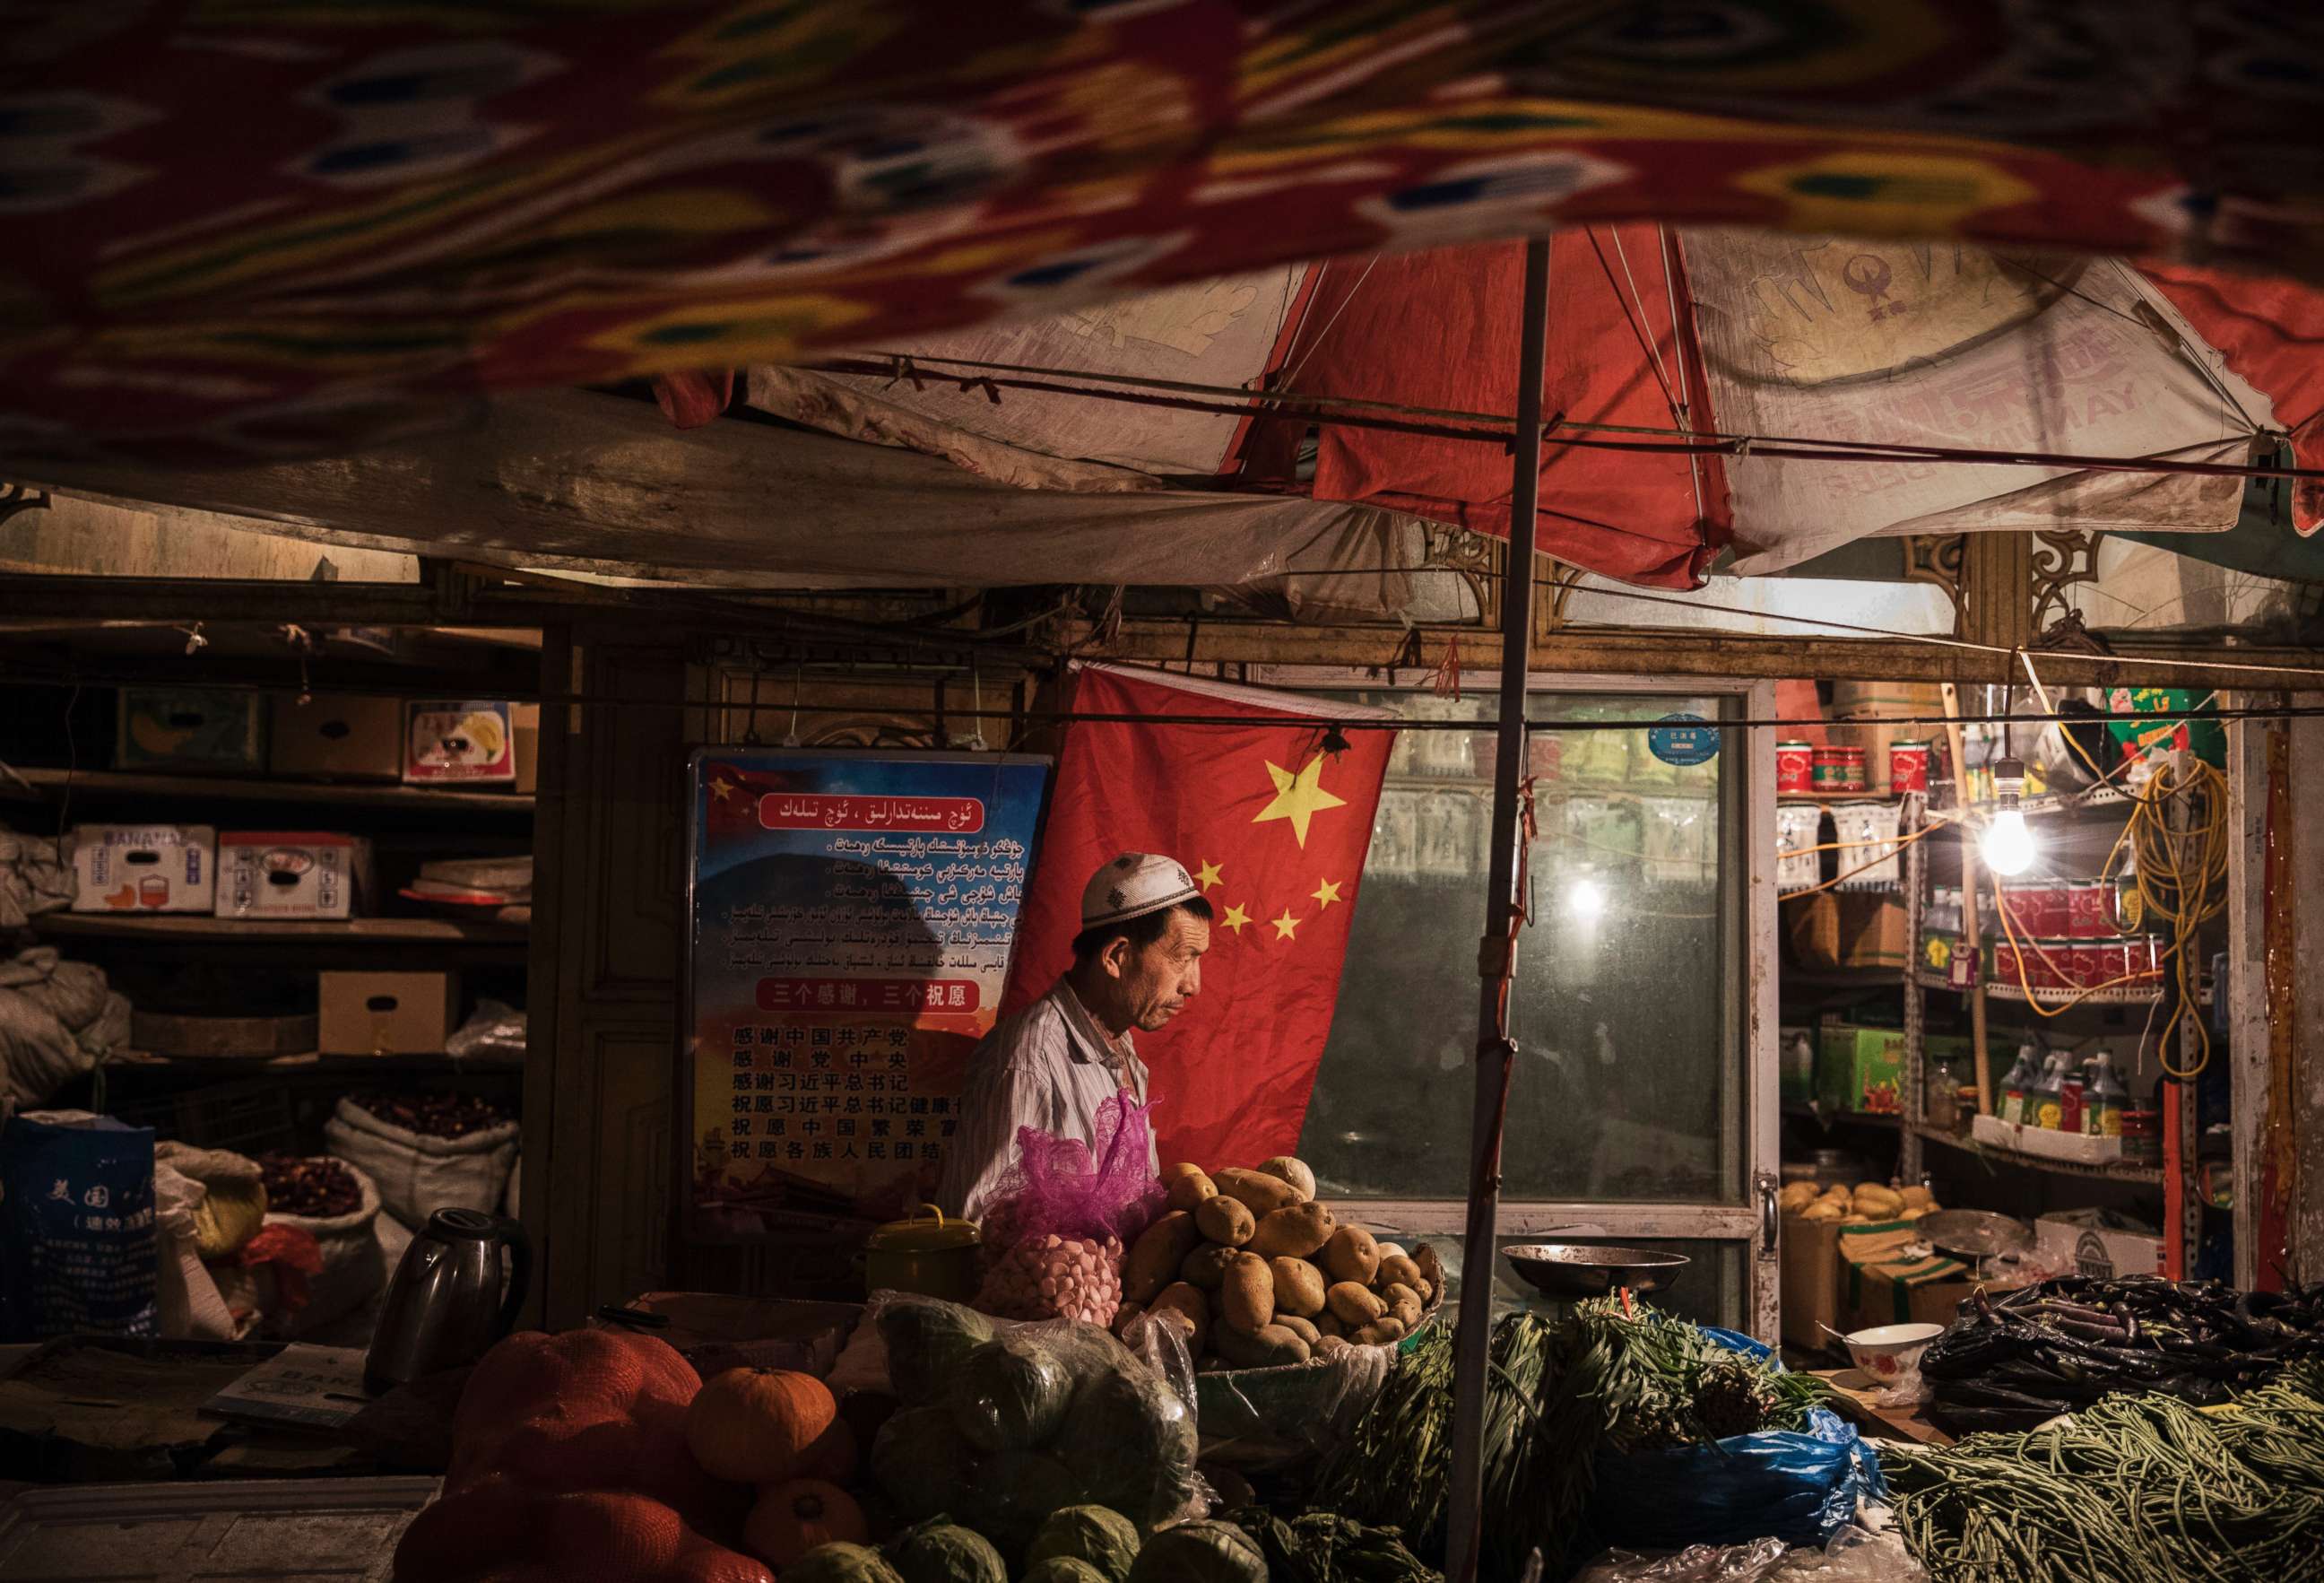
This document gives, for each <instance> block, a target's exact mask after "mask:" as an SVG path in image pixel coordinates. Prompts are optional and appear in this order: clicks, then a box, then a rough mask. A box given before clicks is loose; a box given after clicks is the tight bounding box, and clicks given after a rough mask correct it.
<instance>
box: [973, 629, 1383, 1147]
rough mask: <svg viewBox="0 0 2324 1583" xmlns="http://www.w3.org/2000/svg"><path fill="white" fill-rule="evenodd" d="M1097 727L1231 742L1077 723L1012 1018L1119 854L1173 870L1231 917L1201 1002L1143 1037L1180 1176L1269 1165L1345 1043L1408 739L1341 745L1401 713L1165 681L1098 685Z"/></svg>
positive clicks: (1109, 674)
mask: <svg viewBox="0 0 2324 1583" xmlns="http://www.w3.org/2000/svg"><path fill="white" fill-rule="evenodd" d="M1073 708H1074V713H1076V714H1081V715H1206V716H1225V717H1231V718H1232V720H1234V721H1235V722H1237V723H1236V724H1232V725H1180V726H1167V725H1145V724H1125V723H1117V722H1113V721H1106V720H1086V719H1084V720H1076V721H1074V723H1073V724H1072V725H1071V726H1069V727H1066V730H1065V745H1064V749H1063V751H1062V752H1061V753H1060V754H1059V755H1058V764H1057V779H1056V790H1055V791H1054V792H1053V793H1052V794H1051V797H1050V800H1049V814H1048V820H1047V824H1046V825H1045V826H1044V828H1043V830H1042V835H1041V852H1040V859H1039V862H1038V863H1037V866H1035V868H1034V871H1033V877H1032V883H1031V884H1029V885H1028V888H1027V892H1026V898H1025V904H1024V909H1023V912H1022V915H1021V917H1020V920H1019V924H1018V936H1017V955H1016V958H1015V961H1014V963H1013V964H1012V966H1011V968H1010V979H1009V988H1008V993H1007V995H1006V996H1005V998H1004V1000H1003V1003H1002V1010H1003V1012H1004V1013H1006V1012H1009V1011H1013V1010H1015V1009H1016V1008H1018V1007H1019V1006H1021V1005H1024V1004H1027V1003H1028V1002H1029V1001H1031V1000H1034V999H1036V998H1037V997H1038V996H1039V995H1043V994H1045V993H1047V990H1048V988H1049V986H1051V985H1052V984H1054V983H1055V982H1056V978H1057V976H1058V975H1059V974H1060V973H1063V972H1064V971H1065V968H1066V967H1068V966H1069V965H1070V964H1071V962H1072V960H1073V950H1072V945H1073V938H1074V935H1075V934H1076V933H1078V932H1080V930H1081V903H1082V887H1083V885H1084V884H1086V883H1087V882H1088V880H1089V876H1090V875H1092V874H1093V872H1095V871H1096V869H1097V867H1098V866H1099V865H1100V864H1102V863H1103V862H1105V861H1106V860H1107V859H1109V858H1111V857H1112V856H1115V855H1117V854H1119V853H1122V852H1161V853H1167V855H1169V856H1173V857H1176V858H1177V859H1178V860H1179V861H1180V862H1182V863H1184V864H1185V866H1186V868H1187V870H1188V872H1190V873H1192V874H1193V875H1194V882H1195V884H1199V885H1201V886H1202V888H1203V895H1204V896H1205V897H1207V898H1208V899H1209V901H1210V903H1211V906H1212V908H1213V912H1214V917H1213V921H1212V924H1211V950H1210V954H1209V955H1208V956H1206V957H1204V958H1203V989H1202V993H1201V994H1200V995H1196V996H1195V997H1194V1002H1193V1003H1192V1004H1190V1005H1188V1006H1187V1008H1186V1009H1185V1011H1183V1012H1181V1013H1180V1014H1178V1017H1177V1020H1176V1021H1175V1022H1173V1023H1171V1024H1170V1025H1169V1026H1168V1027H1167V1028H1165V1029H1163V1030H1162V1031H1161V1032H1158V1033H1143V1032H1141V1033H1138V1034H1135V1035H1133V1037H1134V1038H1135V1039H1136V1041H1137V1043H1138V1053H1139V1057H1140V1059H1142V1060H1144V1061H1145V1062H1146V1064H1147V1067H1148V1069H1149V1070H1150V1072H1151V1073H1152V1082H1151V1084H1150V1087H1149V1097H1152V1098H1153V1099H1154V1100H1155V1101H1157V1104H1156V1106H1155V1110H1154V1125H1155V1129H1156V1132H1157V1141H1158V1144H1159V1147H1160V1150H1161V1155H1162V1160H1163V1162H1164V1163H1166V1164H1167V1163H1169V1162H1172V1161H1176V1160H1192V1161H1194V1162H1198V1163H1200V1164H1202V1165H1203V1166H1204V1167H1207V1168H1213V1169H1216V1168H1219V1167H1223V1166H1229V1165H1256V1164H1257V1163H1259V1162H1260V1161H1261V1160H1264V1159H1267V1158H1268V1156H1270V1155H1274V1154H1287V1153H1291V1152H1292V1151H1293V1150H1294V1149H1295V1148H1296V1146H1297V1144H1298V1142H1299V1127H1300V1123H1301V1122H1302V1121H1303V1120H1304V1119H1305V1116H1306V1114H1307V1097H1308V1095H1309V1093H1310V1092H1311V1091H1312V1090H1313V1089H1314V1086H1315V1068H1316V1066H1317V1064H1318V1063H1319V1062H1320V1061H1321V1060H1323V1042H1324V1041H1325V1039H1326V1038H1327V1037H1329V1035H1330V1033H1331V1032H1332V1010H1333V1005H1334V1004H1335V1003H1336V1002H1337V1000H1338V997H1339V987H1340V964H1341V961H1342V958H1344V957H1345V956H1346V954H1347V949H1348V928H1349V922H1350V921H1351V919H1352V918H1353V917H1354V915H1355V911H1356V888H1357V882H1358V881H1359V880H1360V878H1361V877H1362V875H1363V868H1364V853H1365V850H1366V849H1367V848H1368V847H1369V846H1370V845H1371V834H1372V814H1373V810H1374V809H1375V807H1376V806H1377V805H1378V803H1379V791H1380V777H1381V776H1382V775H1383V774H1384V773H1386V771H1387V768H1388V753H1389V751H1390V749H1391V748H1392V747H1393V746H1394V745H1395V734H1394V733H1393V732H1390V731H1383V730H1362V731H1349V732H1347V733H1346V734H1345V745H1344V746H1342V745H1341V744H1340V743H1339V742H1332V743H1331V744H1330V747H1331V748H1332V749H1336V750H1337V751H1327V748H1326V739H1327V737H1328V736H1330V731H1329V728H1328V727H1323V726H1318V725H1314V724H1312V723H1300V722H1299V721H1298V717H1300V716H1307V717H1311V718H1312V717H1315V716H1329V717H1337V718H1342V719H1350V720H1358V719H1364V720H1370V719H1381V718H1385V717H1386V714H1385V711H1381V710H1377V709H1363V708H1352V707H1351V706H1348V705H1345V704H1337V703H1332V702H1327V701H1325V700H1323V699H1307V698H1303V697H1300V696H1298V695H1296V694H1286V693H1278V692H1266V691H1261V690H1259V689H1256V688H1248V687H1231V686H1228V685H1227V684H1225V683H1222V682H1211V681H1199V680H1194V679H1193V678H1190V677H1180V676H1169V675H1165V674H1163V673H1161V672H1158V671H1132V670H1124V669H1120V668H1117V667H1114V666H1110V665H1091V666H1085V667H1083V668H1082V669H1081V670H1080V671H1079V673H1078V676H1077V679H1076V680H1075V683H1074V694H1073Z"/></svg>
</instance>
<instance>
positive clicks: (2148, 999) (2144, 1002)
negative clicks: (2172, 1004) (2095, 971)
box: [1913, 968, 2210, 1006]
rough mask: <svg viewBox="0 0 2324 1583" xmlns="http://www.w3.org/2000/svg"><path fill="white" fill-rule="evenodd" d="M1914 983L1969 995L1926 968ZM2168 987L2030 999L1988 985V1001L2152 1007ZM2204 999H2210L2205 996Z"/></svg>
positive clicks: (2055, 992) (2011, 988)
mask: <svg viewBox="0 0 2324 1583" xmlns="http://www.w3.org/2000/svg"><path fill="white" fill-rule="evenodd" d="M1913 982H1914V983H1915V984H1918V985H1919V986H1921V987H1922V988H1923V989H1942V990H1949V991H1950V992H1951V993H1952V994H1954V995H1967V994H1968V993H1969V990H1968V989H1964V988H1962V987H1960V986H1958V985H1955V984H1950V983H1948V982H1946V980H1945V977H1944V975H1943V974H1941V973H1932V972H1930V971H1928V970H1927V969H1926V968H1922V969H1920V970H1918V971H1916V972H1914V975H1913ZM2165 987H2167V986H2158V987H2156V988H2153V989H2140V988H2137V987H2135V986H2131V985H2127V984H2126V985H2123V986H2120V987H2119V988H2116V989H2089V990H2083V989H2037V990H2034V991H2033V993H2032V994H2030V995H2029V994H2027V993H2026V992H2025V991H2024V989H2021V988H2019V987H2018V986H2016V985H2015V984H2004V983H1995V982H1988V983H1987V985H1986V986H1985V993H1986V998H1987V999H1988V1000H2013V1001H2018V1002H2021V1003H2022V1002H2027V1001H2031V1002H2034V1003H2037V1004H2042V1005H2045V1006H2058V1005H2063V1004H2067V1003H2068V1002H2072V1003H2074V1004H2077V1005H2086V1006H2151V1005H2159V1004H2162V1001H2163V990H2164V988H2165ZM2203 998H2204V999H2205V1000H2209V998H2210V997H2209V995H2208V994H2206V995H2204V996H2203Z"/></svg>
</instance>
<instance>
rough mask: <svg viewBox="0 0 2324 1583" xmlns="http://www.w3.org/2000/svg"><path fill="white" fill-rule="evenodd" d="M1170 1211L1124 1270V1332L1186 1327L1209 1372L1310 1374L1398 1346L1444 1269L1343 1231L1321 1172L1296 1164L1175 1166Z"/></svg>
mask: <svg viewBox="0 0 2324 1583" xmlns="http://www.w3.org/2000/svg"><path fill="white" fill-rule="evenodd" d="M1162 1182H1163V1186H1164V1187H1165V1188H1167V1190H1168V1191H1169V1201H1168V1207H1167V1209H1166V1211H1165V1212H1164V1214H1163V1215H1162V1217H1160V1218H1159V1219H1157V1220H1156V1221H1155V1222H1154V1224H1153V1225H1152V1226H1150V1227H1147V1229H1146V1234H1145V1235H1144V1236H1140V1237H1139V1239H1138V1241H1137V1243H1136V1244H1135V1245H1132V1246H1131V1248H1130V1256H1129V1258H1128V1260H1127V1261H1126V1262H1125V1263H1124V1264H1123V1265H1122V1271H1121V1299H1122V1302H1121V1308H1120V1312H1119V1313H1118V1314H1117V1315H1116V1317H1115V1320H1114V1328H1115V1329H1116V1330H1120V1329H1122V1328H1126V1327H1127V1326H1128V1325H1129V1324H1130V1321H1131V1320H1132V1319H1136V1318H1137V1317H1138V1316H1139V1314H1140V1313H1148V1314H1152V1315H1154V1316H1156V1317H1157V1318H1159V1319H1167V1321H1168V1322H1169V1323H1171V1324H1173V1325H1175V1326H1176V1328H1177V1329H1178V1332H1179V1334H1180V1336H1181V1337H1182V1338H1184V1339H1185V1343H1186V1350H1187V1352H1188V1353H1189V1354H1190V1355H1192V1356H1194V1357H1195V1358H1196V1359H1198V1360H1200V1361H1201V1362H1202V1364H1203V1365H1204V1366H1209V1367H1229V1368H1266V1367H1268V1366H1271V1365H1277V1364H1287V1363H1305V1362H1306V1361H1307V1360H1308V1359H1309V1358H1310V1357H1312V1356H1318V1355H1321V1354H1324V1353H1330V1352H1335V1351H1338V1350H1339V1349H1340V1348H1342V1347H1351V1346H1369V1345H1374V1344H1393V1343H1394V1342H1396V1341H1398V1340H1400V1339H1402V1338H1404V1337H1405V1336H1406V1334H1408V1333H1409V1332H1410V1331H1411V1330H1412V1328H1414V1327H1415V1326H1416V1325H1417V1324H1419V1322H1420V1317H1421V1315H1422V1314H1423V1313H1425V1311H1427V1309H1428V1305H1429V1304H1430V1302H1431V1301H1433V1300H1434V1298H1435V1295H1436V1291H1437V1287H1438V1285H1439V1284H1440V1283H1441V1282H1442V1280H1443V1267H1442V1266H1441V1265H1440V1264H1438V1262H1437V1259H1436V1255H1435V1254H1434V1251H1432V1250H1431V1249H1430V1248H1428V1247H1427V1246H1426V1245H1425V1244H1424V1245H1421V1246H1420V1247H1419V1248H1418V1249H1417V1251H1416V1254H1407V1253H1406V1252H1405V1251H1404V1249H1402V1248H1401V1247H1398V1246H1397V1245H1396V1244H1394V1243H1382V1242H1375V1241H1374V1240H1373V1239H1372V1236H1371V1234H1370V1233H1369V1232H1368V1231H1366V1230H1365V1229H1364V1228H1363V1227H1360V1226H1342V1225H1341V1224H1339V1222H1338V1221H1337V1220H1335V1219H1334V1218H1333V1215H1332V1211H1331V1209H1330V1208H1329V1207H1327V1206H1326V1205H1323V1204H1320V1203H1318V1202H1316V1201H1315V1176H1314V1172H1313V1171H1309V1170H1308V1169H1307V1167H1306V1166H1305V1164H1303V1163H1302V1162H1299V1161H1297V1160H1294V1159H1292V1158H1291V1157H1290V1156H1289V1155H1287V1154H1285V1155H1277V1157H1276V1158H1274V1159H1272V1160H1269V1161H1268V1162H1265V1163H1264V1164H1262V1165H1260V1166H1259V1168H1258V1169H1257V1170H1255V1171H1246V1170H1242V1169H1240V1168H1233V1169H1230V1170H1225V1171H1216V1172H1210V1171H1203V1169H1202V1168H1201V1167H1200V1166H1196V1165H1187V1164H1181V1165H1173V1166H1171V1167H1169V1168H1168V1169H1167V1170H1166V1171H1163V1173H1162Z"/></svg>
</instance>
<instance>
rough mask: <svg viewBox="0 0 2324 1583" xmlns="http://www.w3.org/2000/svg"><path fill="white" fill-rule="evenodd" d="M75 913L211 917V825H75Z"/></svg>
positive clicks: (213, 878) (214, 870)
mask: <svg viewBox="0 0 2324 1583" xmlns="http://www.w3.org/2000/svg"><path fill="white" fill-rule="evenodd" d="M72 841H73V903H72V910H73V911H74V912H208V911H209V910H210V909H211V907H212V906H213V905H214V904H215V903H216V901H217V831H216V830H215V829H211V828H210V827H209V826H208V825H77V826H75V827H74V829H73V833H72Z"/></svg>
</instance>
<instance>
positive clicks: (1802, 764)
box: [1775, 742, 1815, 794]
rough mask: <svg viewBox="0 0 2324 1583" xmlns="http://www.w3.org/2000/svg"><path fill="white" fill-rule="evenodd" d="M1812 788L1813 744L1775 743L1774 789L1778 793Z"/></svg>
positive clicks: (1813, 772) (1813, 786)
mask: <svg viewBox="0 0 2324 1583" xmlns="http://www.w3.org/2000/svg"><path fill="white" fill-rule="evenodd" d="M1814 790H1815V746H1814V745H1813V744H1812V743H1807V742H1778V743H1777V744H1775V791H1777V792H1778V793H1779V794H1780V793H1784V792H1801V791H1814Z"/></svg>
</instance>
